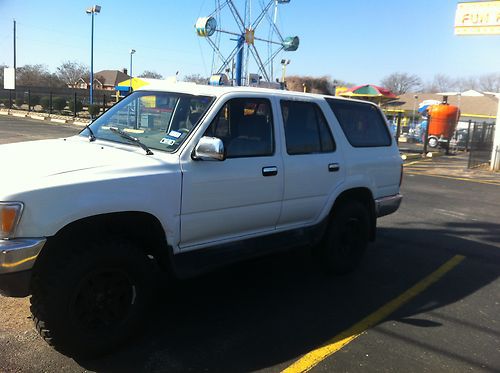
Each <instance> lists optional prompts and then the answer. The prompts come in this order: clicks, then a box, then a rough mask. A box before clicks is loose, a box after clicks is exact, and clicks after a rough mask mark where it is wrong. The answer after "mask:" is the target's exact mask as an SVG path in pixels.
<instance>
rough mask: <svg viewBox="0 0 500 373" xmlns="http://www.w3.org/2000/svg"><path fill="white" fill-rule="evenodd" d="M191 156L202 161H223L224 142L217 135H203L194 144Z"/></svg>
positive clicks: (224, 156) (224, 157)
mask: <svg viewBox="0 0 500 373" xmlns="http://www.w3.org/2000/svg"><path fill="white" fill-rule="evenodd" d="M192 158H193V159H197V160H203V161H214V160H215V161H223V160H225V159H226V155H225V152H224V143H223V142H222V140H221V139H219V138H218V137H208V136H203V137H202V138H201V139H200V141H198V144H196V147H195V148H194V150H193V154H192Z"/></svg>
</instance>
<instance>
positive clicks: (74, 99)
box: [73, 91, 77, 118]
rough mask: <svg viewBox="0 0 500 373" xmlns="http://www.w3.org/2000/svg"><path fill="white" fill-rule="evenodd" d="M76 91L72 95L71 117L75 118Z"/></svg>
mask: <svg viewBox="0 0 500 373" xmlns="http://www.w3.org/2000/svg"><path fill="white" fill-rule="evenodd" d="M76 105H77V104H76V91H75V92H74V93H73V117H75V118H76Z"/></svg>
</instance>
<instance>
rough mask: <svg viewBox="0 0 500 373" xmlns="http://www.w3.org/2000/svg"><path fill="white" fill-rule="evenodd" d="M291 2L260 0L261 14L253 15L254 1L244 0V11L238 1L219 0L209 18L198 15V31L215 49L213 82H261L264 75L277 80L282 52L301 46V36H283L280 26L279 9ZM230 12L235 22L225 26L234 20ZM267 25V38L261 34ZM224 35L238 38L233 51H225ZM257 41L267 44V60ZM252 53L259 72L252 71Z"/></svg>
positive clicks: (237, 83) (235, 39) (246, 83)
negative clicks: (275, 76)
mask: <svg viewBox="0 0 500 373" xmlns="http://www.w3.org/2000/svg"><path fill="white" fill-rule="evenodd" d="M289 2H290V0H268V1H267V3H266V2H265V0H260V1H258V3H259V4H258V5H259V6H260V7H258V8H257V9H258V15H257V17H254V18H253V17H252V13H254V12H255V9H254V8H255V6H254V3H252V0H245V1H244V2H243V3H244V7H243V12H241V11H240V10H238V8H237V6H236V4H235V1H234V0H224V1H221V0H216V1H215V10H214V11H213V12H212V13H211V14H210V15H208V16H206V17H200V18H198V20H197V21H196V25H195V27H196V33H197V35H198V36H200V37H202V38H204V39H206V40H207V42H208V44H209V45H210V47H211V48H212V49H213V56H214V57H213V60H212V78H211V79H210V81H211V84H216V85H226V84H231V82H232V84H233V85H250V84H251V83H252V81H253V83H255V82H256V81H257V82H256V83H258V82H259V81H260V78H261V77H262V79H264V80H265V81H266V82H268V83H272V82H273V76H274V60H275V59H276V57H277V56H278V55H279V54H280V53H281V52H282V51H285V52H292V51H296V50H297V48H298V47H299V37H298V36H289V37H283V36H282V34H281V32H280V30H279V28H278V26H277V17H278V9H279V7H280V6H282V5H284V4H288V3H289ZM228 15H230V16H232V24H230V25H229V28H228V29H225V28H223V27H222V23H223V22H226V21H228V20H231V17H228ZM266 28H267V37H264V36H259V35H264V34H265V32H266ZM234 29H236V30H234ZM261 29H264V30H263V32H262V33H261V34H259V33H258V32H257V31H261ZM223 35H229V36H233V37H235V38H233V39H231V40H233V41H236V46H235V47H234V48H233V49H232V50H231V51H230V52H229V53H225V52H224V51H225V48H223V47H222V46H221V39H222V36H223ZM256 42H259V43H262V44H261V45H262V46H264V45H265V46H267V58H266V59H263V58H262V57H261V56H263V55H264V54H263V53H262V47H261V48H260V50H261V52H259V49H258V48H257V47H256V45H255V43H256ZM224 44H226V43H224ZM250 55H251V56H252V57H253V61H254V62H255V65H256V69H257V73H256V74H250V72H249V69H250V67H249V66H251V65H250V62H249V60H250ZM283 61H286V60H283ZM284 63H285V62H282V64H284ZM252 68H253V65H252ZM229 72H231V75H232V77H231V79H229V77H227V75H225V73H226V74H228V73H229ZM256 77H257V78H256Z"/></svg>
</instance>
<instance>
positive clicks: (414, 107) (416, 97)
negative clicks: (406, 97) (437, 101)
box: [413, 95, 418, 127]
mask: <svg viewBox="0 0 500 373" xmlns="http://www.w3.org/2000/svg"><path fill="white" fill-rule="evenodd" d="M413 98H414V99H415V101H413V127H415V125H416V124H415V110H416V108H417V100H418V95H414V96H413Z"/></svg>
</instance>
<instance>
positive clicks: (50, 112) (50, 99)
mask: <svg viewBox="0 0 500 373" xmlns="http://www.w3.org/2000/svg"><path fill="white" fill-rule="evenodd" d="M51 114H52V91H50V92H49V115H51Z"/></svg>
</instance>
